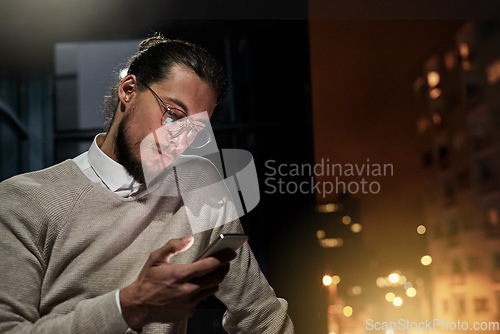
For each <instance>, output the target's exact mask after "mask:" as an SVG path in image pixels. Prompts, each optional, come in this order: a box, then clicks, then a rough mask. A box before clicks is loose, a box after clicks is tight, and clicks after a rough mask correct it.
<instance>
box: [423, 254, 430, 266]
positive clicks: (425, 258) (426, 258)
mask: <svg viewBox="0 0 500 334" xmlns="http://www.w3.org/2000/svg"><path fill="white" fill-rule="evenodd" d="M420 262H421V263H422V264H423V265H424V266H428V265H429V264H431V263H432V257H431V256H430V255H424V256H422V258H421V259H420Z"/></svg>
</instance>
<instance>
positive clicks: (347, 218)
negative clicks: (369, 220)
mask: <svg viewBox="0 0 500 334" xmlns="http://www.w3.org/2000/svg"><path fill="white" fill-rule="evenodd" d="M342 223H344V225H349V224H350V223H351V217H349V216H344V217H342Z"/></svg>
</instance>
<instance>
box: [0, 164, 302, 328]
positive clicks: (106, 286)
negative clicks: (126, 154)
mask: <svg viewBox="0 0 500 334" xmlns="http://www.w3.org/2000/svg"><path fill="white" fill-rule="evenodd" d="M199 169H200V170H199V174H198V176H199V177H203V175H204V174H207V173H208V174H207V175H215V174H216V172H215V171H213V170H212V169H213V166H212V165H210V164H207V163H200V166H199ZM224 210H226V208H225V207H221V208H219V212H218V214H216V215H211V216H209V217H207V219H210V220H214V223H213V224H214V225H213V226H217V225H219V224H217V220H221V221H222V220H223V219H224V218H223V217H224V215H225V214H226V212H224ZM241 230H242V229H241V225H240V223H239V222H238V221H236V222H232V223H227V224H223V225H220V226H218V227H216V228H214V229H211V230H208V231H206V232H203V233H198V234H196V235H195V243H194V245H193V246H192V247H191V248H190V249H189V250H187V251H185V252H183V253H180V254H178V255H176V256H175V257H174V258H173V261H172V262H175V263H188V262H191V261H193V260H194V258H195V257H196V256H197V255H198V254H199V253H200V252H201V251H202V249H203V248H204V247H206V245H208V244H209V242H210V241H211V240H213V239H215V238H216V237H217V235H218V234H220V233H223V232H225V233H238V232H241ZM191 233H192V232H191V229H190V226H189V223H188V221H187V216H186V209H185V206H184V205H183V201H182V199H181V198H180V197H177V196H174V197H164V196H156V195H151V194H149V195H144V196H141V197H137V198H122V197H119V196H117V195H116V194H114V193H113V192H111V191H109V190H107V189H105V188H103V187H100V186H98V185H95V184H93V183H92V182H90V181H89V180H88V178H87V177H86V176H85V175H83V174H82V172H81V171H80V170H79V168H78V167H77V166H76V164H75V163H74V162H73V161H71V160H68V161H65V162H63V163H60V164H58V165H55V166H53V167H50V168H48V169H45V170H42V171H37V172H33V173H28V174H23V175H19V176H15V177H13V178H11V179H9V180H6V181H4V182H2V183H0V333H51V334H52V333H57V334H59V333H75V334H77V333H82V334H89V333H125V331H126V330H127V325H126V323H125V322H124V320H123V318H122V316H121V314H120V312H119V309H118V307H117V304H116V301H115V291H116V290H117V289H120V288H123V287H125V286H127V285H128V284H130V283H131V282H133V281H134V280H135V279H136V278H137V275H138V273H139V271H140V269H141V268H142V266H143V264H144V263H145V261H146V259H147V257H148V256H149V253H150V252H151V251H153V250H155V249H157V248H159V247H161V246H163V245H164V244H165V243H166V242H167V241H168V240H169V239H171V238H179V237H183V236H185V235H188V234H191ZM216 296H217V298H219V299H220V300H221V301H222V302H223V303H224V304H225V305H226V307H227V309H228V310H227V312H226V313H225V315H224V319H223V326H224V328H225V330H226V331H227V332H229V333H259V334H261V333H272V334H276V333H293V325H292V322H291V321H290V318H289V317H288V315H287V303H286V301H285V300H283V299H280V298H277V297H276V295H275V293H274V291H273V289H272V288H271V287H270V286H269V284H268V282H267V281H266V279H265V277H264V276H263V274H262V273H261V272H260V270H259V268H258V264H257V262H256V260H255V258H254V256H253V254H252V252H251V250H250V248H249V246H248V245H245V246H244V247H242V248H241V249H240V250H239V251H238V257H237V258H236V259H235V260H233V262H232V263H231V270H230V272H229V274H228V275H227V277H226V278H225V279H224V281H223V282H222V284H221V286H220V289H219V291H218V292H217V294H216ZM185 330H186V322H185V321H181V322H177V323H169V324H150V325H148V326H146V327H145V328H144V329H143V333H184V332H185Z"/></svg>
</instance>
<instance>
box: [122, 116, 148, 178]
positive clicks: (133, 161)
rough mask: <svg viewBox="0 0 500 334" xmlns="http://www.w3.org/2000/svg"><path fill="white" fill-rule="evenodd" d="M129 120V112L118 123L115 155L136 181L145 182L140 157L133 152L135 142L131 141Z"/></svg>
mask: <svg viewBox="0 0 500 334" xmlns="http://www.w3.org/2000/svg"><path fill="white" fill-rule="evenodd" d="M128 121H129V114H128V115H126V116H125V118H124V119H123V120H122V121H121V122H120V124H119V125H118V133H117V135H116V138H115V156H116V159H117V160H118V163H119V164H121V165H122V166H123V167H125V170H126V171H127V172H128V173H129V174H130V175H131V176H132V177H133V178H134V180H135V181H137V182H139V183H141V184H144V183H145V180H144V172H143V170H142V164H141V161H140V159H137V158H136V157H135V156H134V154H133V152H132V147H133V146H134V144H132V143H129V141H128V139H127V138H128V136H127V135H126V132H127V123H128Z"/></svg>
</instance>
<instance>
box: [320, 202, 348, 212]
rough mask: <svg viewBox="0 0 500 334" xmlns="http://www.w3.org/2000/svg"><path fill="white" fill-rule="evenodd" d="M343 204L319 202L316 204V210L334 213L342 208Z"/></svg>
mask: <svg viewBox="0 0 500 334" xmlns="http://www.w3.org/2000/svg"><path fill="white" fill-rule="evenodd" d="M341 209H342V208H341V205H339V204H335V203H328V204H317V205H316V212H319V213H332V212H336V211H339V210H341Z"/></svg>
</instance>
